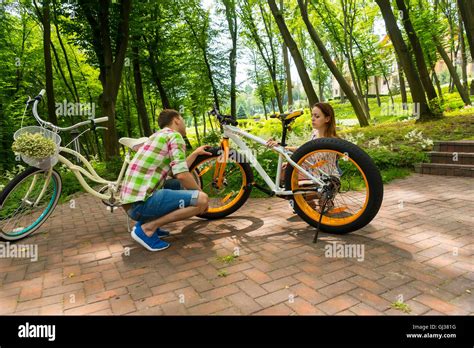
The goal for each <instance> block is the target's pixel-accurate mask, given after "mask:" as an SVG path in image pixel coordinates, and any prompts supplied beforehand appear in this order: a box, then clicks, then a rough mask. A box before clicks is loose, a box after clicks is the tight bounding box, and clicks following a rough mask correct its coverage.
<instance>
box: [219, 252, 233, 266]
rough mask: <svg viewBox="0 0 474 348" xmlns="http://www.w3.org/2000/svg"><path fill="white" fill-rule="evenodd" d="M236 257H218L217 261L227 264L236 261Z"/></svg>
mask: <svg viewBox="0 0 474 348" xmlns="http://www.w3.org/2000/svg"><path fill="white" fill-rule="evenodd" d="M237 258H238V256H236V255H234V254H231V255H226V256H219V257H217V261H219V262H222V263H225V264H229V263H232V262H234V261H235V260H237Z"/></svg>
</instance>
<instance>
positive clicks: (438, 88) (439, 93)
mask: <svg viewBox="0 0 474 348" xmlns="http://www.w3.org/2000/svg"><path fill="white" fill-rule="evenodd" d="M431 75H432V77H433V80H434V82H435V84H436V89H437V90H438V95H439V100H441V102H444V98H443V90H442V89H441V84H440V82H439V79H438V75H437V74H436V71H435V70H434V69H431Z"/></svg>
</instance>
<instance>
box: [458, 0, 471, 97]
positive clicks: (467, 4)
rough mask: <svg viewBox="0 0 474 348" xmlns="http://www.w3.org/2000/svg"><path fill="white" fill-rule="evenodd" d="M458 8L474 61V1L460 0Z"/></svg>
mask: <svg viewBox="0 0 474 348" xmlns="http://www.w3.org/2000/svg"><path fill="white" fill-rule="evenodd" d="M458 8H459V12H460V13H461V18H462V21H463V24H464V29H465V30H466V37H467V41H468V43H469V50H470V52H471V59H472V60H473V61H474V1H472V0H458ZM470 94H471V95H474V80H472V81H471V89H470Z"/></svg>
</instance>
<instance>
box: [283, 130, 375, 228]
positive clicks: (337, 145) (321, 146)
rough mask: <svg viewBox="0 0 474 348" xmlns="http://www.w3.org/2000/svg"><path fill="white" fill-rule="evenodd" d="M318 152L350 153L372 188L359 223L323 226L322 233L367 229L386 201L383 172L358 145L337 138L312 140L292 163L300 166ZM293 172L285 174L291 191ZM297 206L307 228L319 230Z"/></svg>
mask: <svg viewBox="0 0 474 348" xmlns="http://www.w3.org/2000/svg"><path fill="white" fill-rule="evenodd" d="M316 150H334V151H339V152H341V153H347V156H348V157H349V158H350V159H352V160H353V161H354V162H356V163H357V165H358V166H359V167H360V169H361V170H362V171H363V172H364V174H365V176H366V178H367V182H368V185H369V201H368V203H367V207H366V208H365V210H364V212H363V213H362V214H361V216H359V218H358V219H356V220H354V221H352V222H350V223H348V224H346V225H341V226H330V225H324V224H322V223H321V225H320V230H321V231H323V232H327V233H334V234H346V233H349V232H353V231H356V230H358V229H360V228H362V227H364V226H365V225H367V224H368V223H369V222H370V221H372V219H373V218H374V217H375V216H376V215H377V213H378V211H379V209H380V206H381V205H382V200H383V182H382V177H381V175H380V171H379V169H378V168H377V166H376V165H375V163H374V161H373V160H372V158H370V156H369V155H368V154H367V153H366V152H365V151H363V150H362V149H361V148H359V147H358V146H356V145H355V144H353V143H351V142H349V141H346V140H343V139H338V138H321V139H316V140H311V141H309V142H307V143H305V144H303V145H302V146H301V147H299V148H298V150H297V151H295V152H294V153H293V155H292V156H291V159H292V160H293V161H295V162H296V163H298V161H299V160H300V159H301V158H302V157H304V156H305V155H306V154H308V153H310V152H313V151H316ZM293 170H294V168H293V167H292V166H290V165H289V166H287V168H286V173H285V177H286V180H285V188H286V190H291V176H292V174H293ZM293 202H294V210H295V212H296V213H297V214H298V215H299V216H300V217H301V218H302V219H303V220H304V221H306V222H307V223H308V224H310V225H311V226H314V227H317V225H318V221H315V220H314V219H312V218H311V217H309V216H308V215H306V213H305V212H304V211H303V210H302V209H301V208H300V207H299V206H298V204H297V202H296V201H295V200H293Z"/></svg>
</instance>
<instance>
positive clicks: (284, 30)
mask: <svg viewBox="0 0 474 348" xmlns="http://www.w3.org/2000/svg"><path fill="white" fill-rule="evenodd" d="M268 5H269V6H270V10H271V11H272V14H273V17H274V18H275V21H276V23H277V25H278V28H279V29H280V33H281V35H282V37H283V40H284V42H285V44H286V46H287V47H288V49H289V50H290V53H291V56H292V57H293V61H294V62H295V65H296V68H297V70H298V74H299V76H300V79H301V82H302V84H303V88H304V90H305V92H306V96H307V98H308V101H309V104H310V105H311V106H312V105H313V104H315V103H317V102H319V98H318V96H317V95H316V92H315V91H314V88H313V85H312V83H311V79H310V78H309V75H308V72H307V70H306V65H305V63H304V61H303V58H302V57H301V53H300V51H299V49H298V46H297V45H296V42H295V40H294V39H293V37H292V36H291V33H290V31H289V30H288V27H287V26H286V23H285V19H284V18H283V15H282V13H281V11H280V10H278V7H277V5H276V3H275V0H268Z"/></svg>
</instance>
